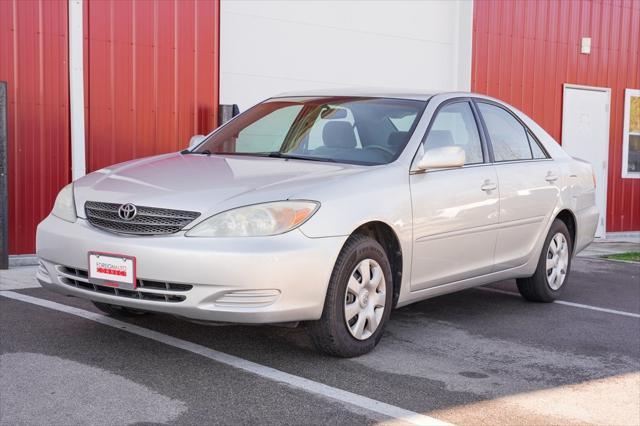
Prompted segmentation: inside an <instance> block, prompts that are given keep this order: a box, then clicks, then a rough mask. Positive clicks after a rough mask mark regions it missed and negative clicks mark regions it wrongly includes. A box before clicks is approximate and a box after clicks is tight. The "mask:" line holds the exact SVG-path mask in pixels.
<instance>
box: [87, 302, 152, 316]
mask: <svg viewBox="0 0 640 426" xmlns="http://www.w3.org/2000/svg"><path fill="white" fill-rule="evenodd" d="M93 304H94V305H95V307H96V308H98V309H100V310H101V311H102V312H104V313H105V314H107V315H109V316H112V317H139V316H141V315H146V314H148V313H149V312H147V311H142V310H140V309H133V308H126V307H124V306H117V305H110V304H108V303H101V302H93Z"/></svg>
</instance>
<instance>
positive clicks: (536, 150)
mask: <svg viewBox="0 0 640 426" xmlns="http://www.w3.org/2000/svg"><path fill="white" fill-rule="evenodd" d="M527 136H528V137H529V144H531V153H532V154H533V158H535V159H536V160H538V159H542V158H549V157H548V156H547V154H546V153H545V152H544V150H543V149H542V147H541V146H540V142H538V140H537V139H536V137H535V136H533V135H532V134H531V132H527Z"/></svg>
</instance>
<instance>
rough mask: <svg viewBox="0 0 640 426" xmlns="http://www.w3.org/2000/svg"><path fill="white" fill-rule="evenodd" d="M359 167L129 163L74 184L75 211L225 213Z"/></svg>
mask: <svg viewBox="0 0 640 426" xmlns="http://www.w3.org/2000/svg"><path fill="white" fill-rule="evenodd" d="M365 169H366V167H364V166H357V165H349V164H336V163H323V162H313V161H306V160H284V159H279V158H262V157H248V156H233V155H230V156H219V155H211V156H206V155H196V154H189V155H182V154H178V153H174V154H166V155H160V156H156V157H149V158H144V159H140V160H133V161H129V162H126V163H122V164H118V165H115V166H111V167H107V168H104V169H101V170H98V171H96V172H93V173H91V174H89V175H87V176H85V177H83V178H81V179H79V180H77V181H76V182H75V184H74V195H75V201H76V210H77V212H78V215H79V216H80V217H85V214H84V204H85V202H86V201H101V202H108V203H119V204H123V203H133V204H136V205H140V206H149V207H160V208H169V209H178V210H191V211H197V212H200V213H202V214H203V215H204V216H206V215H207V214H214V213H217V212H220V211H224V210H227V209H229V208H233V207H238V206H242V205H247V204H254V203H260V202H265V201H275V200H285V199H288V198H290V197H291V196H292V195H294V194H295V195H296V198H301V197H303V196H304V192H305V191H304V189H306V188H313V187H315V186H317V185H321V184H322V185H325V184H327V183H329V181H331V180H335V179H340V178H341V177H342V176H345V175H350V174H354V173H358V172H361V171H363V170H365Z"/></svg>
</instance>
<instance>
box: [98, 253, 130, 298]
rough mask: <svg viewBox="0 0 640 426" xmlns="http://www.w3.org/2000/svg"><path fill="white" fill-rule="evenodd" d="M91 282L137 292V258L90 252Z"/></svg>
mask: <svg viewBox="0 0 640 426" xmlns="http://www.w3.org/2000/svg"><path fill="white" fill-rule="evenodd" d="M89 282H90V283H92V284H98V285H106V286H109V287H115V288H121V289H124V290H135V288H136V258H135V257H133V256H125V255H123V254H113V253H97V252H90V253H89Z"/></svg>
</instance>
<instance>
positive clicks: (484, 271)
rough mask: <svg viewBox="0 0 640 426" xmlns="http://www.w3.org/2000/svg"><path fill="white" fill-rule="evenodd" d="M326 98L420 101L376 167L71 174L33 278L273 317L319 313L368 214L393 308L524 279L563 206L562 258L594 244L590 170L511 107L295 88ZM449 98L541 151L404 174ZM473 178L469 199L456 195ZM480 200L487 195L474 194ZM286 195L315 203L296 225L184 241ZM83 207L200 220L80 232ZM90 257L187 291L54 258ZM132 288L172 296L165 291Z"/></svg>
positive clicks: (206, 314) (217, 163) (184, 309)
mask: <svg viewBox="0 0 640 426" xmlns="http://www.w3.org/2000/svg"><path fill="white" fill-rule="evenodd" d="M328 94H332V95H345V96H349V95H362V96H374V97H396V98H406V99H422V100H428V103H427V106H426V109H425V111H424V113H423V115H422V117H421V119H420V121H419V122H418V124H417V126H416V128H415V131H414V133H413V134H412V136H411V138H410V140H409V142H408V143H407V146H406V147H405V149H404V150H403V152H402V153H401V154H400V156H399V157H398V158H397V159H396V160H395V161H393V162H391V163H389V164H386V165H380V166H360V165H350V164H337V163H321V162H311V161H304V160H284V159H279V158H259V157H239V156H232V155H229V156H223V155H211V156H204V155H180V154H178V153H171V154H165V155H159V156H155V157H150V158H144V159H140V160H133V161H129V162H126V163H122V164H119V165H114V166H111V167H108V168H105V169H102V170H99V171H96V172H94V173H91V174H89V175H87V176H85V177H83V178H81V179H79V180H78V181H76V182H75V188H74V191H75V192H74V194H75V202H76V211H77V215H78V220H77V221H76V222H75V223H70V222H66V221H64V220H61V219H59V218H57V217H55V216H53V215H50V216H49V217H47V218H46V219H45V220H44V221H43V222H42V223H41V224H40V225H39V227H38V233H37V254H38V256H39V258H40V259H41V261H42V266H41V268H40V269H39V272H38V275H37V278H38V280H39V281H40V282H41V283H42V284H43V285H44V286H46V287H48V288H50V289H52V290H54V291H57V292H60V293H63V294H70V295H75V296H78V297H83V298H86V299H91V300H94V301H100V302H105V303H111V304H116V305H122V306H128V307H132V308H139V309H146V310H151V311H159V312H166V313H171V314H176V315H179V316H183V317H187V318H191V319H196V320H212V321H227V322H239V323H277V322H289V321H304V320H315V319H318V318H320V316H321V314H322V309H323V305H324V299H325V294H326V290H327V286H328V283H329V279H330V276H331V272H332V269H333V266H334V263H335V261H336V259H337V256H338V254H339V252H340V250H341V248H342V246H343V244H344V243H345V241H346V240H347V238H348V237H349V235H350V234H351V233H352V232H353V231H354V230H355V229H357V228H358V227H360V226H361V225H363V224H366V223H369V222H382V223H383V224H385V225H387V226H388V227H389V228H391V229H392V230H393V232H394V233H395V235H396V237H397V239H398V241H399V243H400V247H401V251H402V259H403V262H402V283H401V288H400V294H399V298H398V303H397V306H403V305H406V304H408V303H412V302H415V301H418V300H423V299H426V298H430V297H434V296H437V295H441V294H446V293H450V292H453V291H457V290H461V289H464V288H469V287H473V286H478V285H482V284H486V283H489V282H493V281H497V280H502V279H509V278H516V277H523V276H530V275H532V274H533V272H534V270H535V268H536V265H537V263H538V258H539V256H540V253H541V250H542V246H543V243H544V239H545V237H546V235H547V233H548V229H549V227H550V226H551V223H552V221H553V219H554V218H555V217H556V216H557V214H558V213H559V212H560V211H562V210H568V211H570V212H571V214H572V215H573V217H574V218H575V222H576V238H575V247H574V253H573V254H574V255H575V254H576V253H577V252H579V251H580V250H582V249H583V248H584V247H586V246H587V245H588V244H589V243H590V242H591V241H592V240H593V236H594V233H595V229H596V224H597V220H598V211H597V209H596V207H595V190H594V184H593V177H592V171H591V166H590V165H589V164H587V163H584V162H581V161H579V160H575V159H573V158H571V157H570V156H568V155H567V154H566V153H565V152H564V151H563V150H562V148H561V147H560V146H559V145H558V144H557V143H556V142H555V140H553V138H552V137H551V136H550V135H549V134H548V133H547V132H545V131H544V130H543V129H542V128H541V127H540V126H538V125H537V124H536V123H535V122H534V121H533V120H531V119H530V118H529V117H527V116H526V115H524V114H523V113H522V112H520V111H518V110H516V109H515V108H513V107H510V106H508V105H505V104H503V103H502V102H500V101H497V100H495V99H491V98H487V97H485V96H481V95H476V94H470V93H443V94H436V95H422V94H402V93H395V94H394V93H374V92H370V91H369V92H358V91H349V90H341V91H333V92H318V93H316V92H305V93H302V94H301V93H297V94H295V95H298V96H303V95H304V96H307V95H308V96H314V95H328ZM283 96H284V95H283ZM286 96H292V94H286ZM459 97H467V98H468V97H474V98H483V99H491V100H492V101H494V102H498V103H501V104H503V105H505V106H506V107H507V108H508V109H510V110H511V111H512V112H513V113H514V114H516V115H517V116H518V117H519V118H520V119H521V120H522V121H523V122H524V123H525V124H526V125H527V126H528V127H529V128H530V129H531V130H532V131H533V133H534V134H535V135H536V137H537V138H538V139H539V140H540V142H541V143H542V144H543V145H544V147H545V149H546V150H547V152H548V153H549V154H550V156H551V158H550V159H545V160H531V161H520V162H506V163H500V164H493V163H488V164H483V165H480V166H464V167H462V168H459V169H448V170H436V171H428V172H426V173H419V174H418V173H413V172H414V171H416V165H417V162H418V161H419V160H420V158H421V157H422V155H423V149H422V140H423V137H424V135H425V132H426V130H427V128H428V126H429V123H430V122H431V119H432V118H433V116H434V113H435V112H436V110H437V108H438V106H439V105H441V103H442V102H444V101H447V100H449V99H453V98H459ZM550 172H553V173H555V174H557V176H558V179H557V180H556V181H554V182H546V181H545V180H544V175H545V174H546V173H550ZM541 174H542V175H541ZM485 175H486V176H489V177H495V179H496V181H497V184H498V186H499V188H497V189H496V190H495V191H488V192H485V191H484V190H481V189H480V186H482V184H483V182H484V177H485ZM470 176H473V179H470V178H469V177H470ZM475 185H477V194H476V195H474V194H473V193H471V192H469V191H466V192H464V191H462V189H463V188H468V187H475ZM518 185H522V187H521V188H520V187H518ZM461 191H462V192H461ZM462 193H464V194H467V198H466V199H465V198H464V197H462V198H461V195H460V194H462ZM485 194H487V195H488V196H489V199H488V200H480V201H478V200H479V199H478V197H480V196H485ZM522 194H525V195H527V194H528V196H520V195H522ZM287 199H306V200H316V201H318V202H320V204H321V207H320V208H319V210H318V211H317V212H316V214H315V215H314V216H313V217H312V218H311V219H309V220H308V221H307V222H305V223H304V224H303V225H302V226H301V227H300V228H298V229H295V230H293V231H290V232H288V233H285V234H282V235H277V236H270V237H238V238H192V237H185V235H184V234H185V232H186V231H188V230H189V229H191V228H193V226H195V225H197V223H199V222H200V221H202V220H206V219H207V218H209V217H210V216H212V215H214V214H216V213H219V212H222V211H225V210H229V209H232V208H235V207H240V206H246V205H249V204H256V203H261V202H268V201H278V200H287ZM86 201H100V202H108V203H120V204H125V203H133V204H135V205H137V206H151V207H160V208H165V209H178V210H191V211H197V212H200V213H201V215H200V216H199V217H198V218H197V219H196V220H194V221H193V222H192V223H191V224H189V225H187V226H186V228H185V229H184V230H183V231H181V232H178V233H176V234H171V235H163V236H151V237H149V236H131V235H120V234H115V233H108V232H104V231H101V230H99V229H97V228H95V227H93V226H91V225H90V224H89V223H88V222H87V220H86V217H85V213H84V204H85V202H86ZM487 205H492V206H493V207H491V208H487ZM527 212H529V213H527ZM442 218H445V219H444V220H441V219H442ZM505 218H506V219H505ZM487 250H491V252H487ZM90 251H98V252H108V253H118V254H124V255H130V256H135V257H136V259H137V275H138V277H139V278H140V279H143V280H152V281H158V282H166V283H179V284H180V283H182V284H189V285H192V286H193V288H192V289H191V290H189V291H187V292H184V293H180V294H184V295H185V296H186V299H185V300H184V301H181V302H178V303H168V302H164V301H157V300H145V299H135V298H127V297H121V296H116V295H111V294H106V293H101V292H97V291H91V290H89V289H86V288H81V287H76V286H73V285H70V284H69V277H66V278H65V270H64V269H61V266H62V267H69V268H77V269H80V270H85V271H86V269H87V253H88V252H90ZM81 278H82V277H81ZM65 280H66V281H65ZM65 282H66V283H65ZM139 291H140V292H143V293H144V292H152V293H155V294H169V295H172V294H177V293H176V292H173V291H171V290H168V289H167V290H164V291H163V290H153V291H152V290H147V289H140V290H139Z"/></svg>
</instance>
